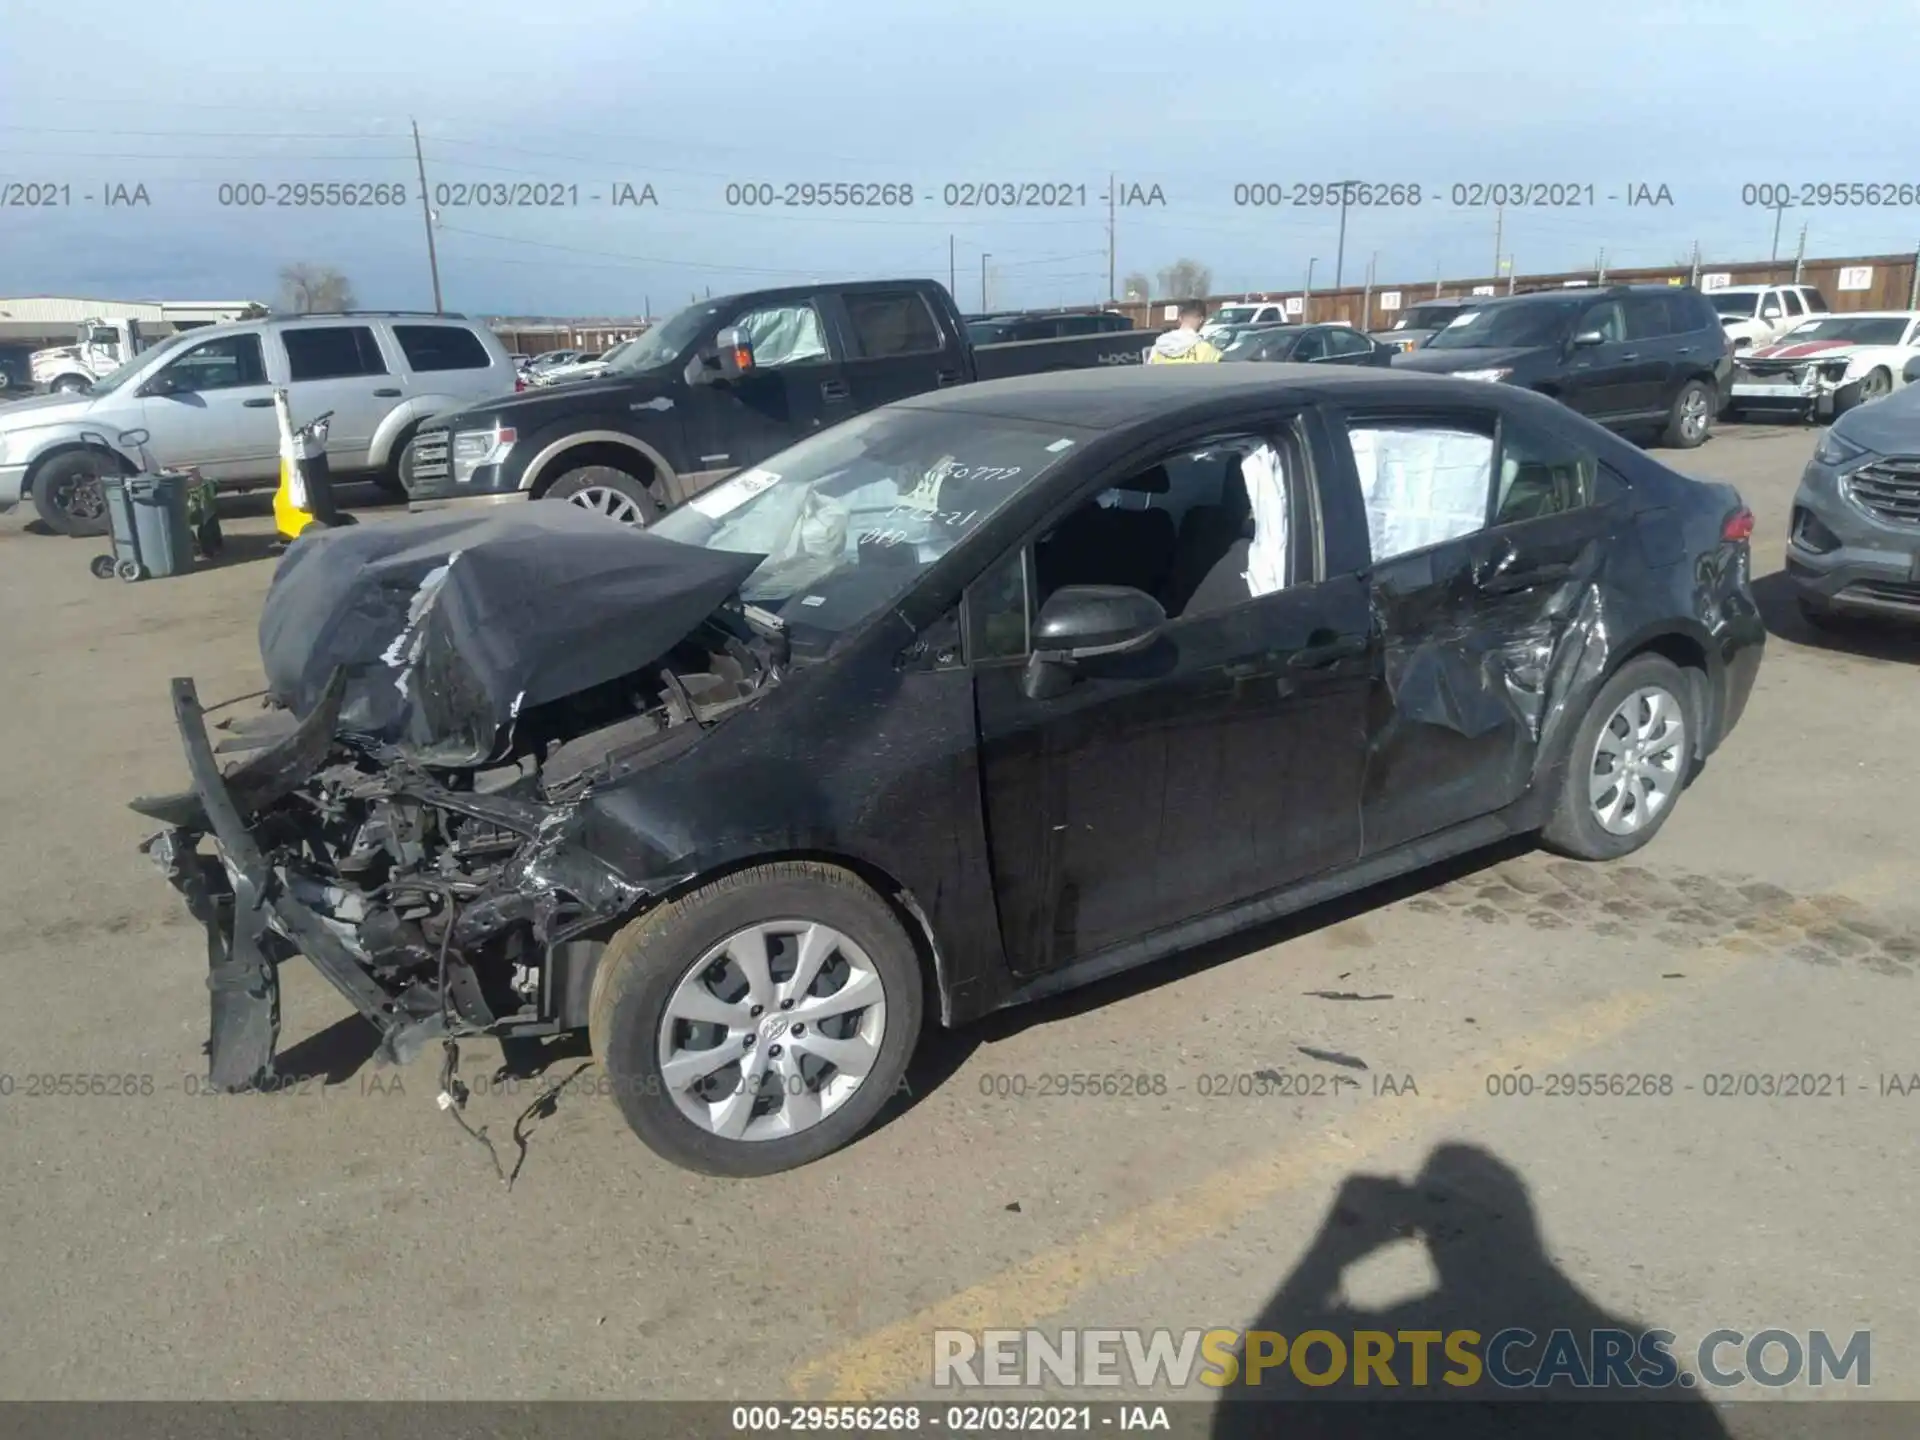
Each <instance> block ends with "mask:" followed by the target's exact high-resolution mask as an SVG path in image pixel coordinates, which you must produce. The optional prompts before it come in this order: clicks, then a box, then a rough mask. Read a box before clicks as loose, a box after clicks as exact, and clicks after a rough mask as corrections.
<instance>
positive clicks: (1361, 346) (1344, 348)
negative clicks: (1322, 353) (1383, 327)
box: [1327, 330, 1373, 355]
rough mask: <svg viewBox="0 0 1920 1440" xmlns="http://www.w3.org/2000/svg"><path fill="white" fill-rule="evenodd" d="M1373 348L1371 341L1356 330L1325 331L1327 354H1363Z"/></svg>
mask: <svg viewBox="0 0 1920 1440" xmlns="http://www.w3.org/2000/svg"><path fill="white" fill-rule="evenodd" d="M1371 349H1373V342H1372V341H1371V340H1369V339H1367V337H1366V336H1364V335H1362V334H1361V333H1360V332H1359V331H1357V330H1329V331H1327V354H1329V355H1364V354H1366V353H1367V352H1368V351H1369V350H1371Z"/></svg>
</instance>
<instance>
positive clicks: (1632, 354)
mask: <svg viewBox="0 0 1920 1440" xmlns="http://www.w3.org/2000/svg"><path fill="white" fill-rule="evenodd" d="M1620 358H1621V359H1622V360H1638V359H1639V358H1640V352H1639V351H1638V350H1622V351H1621V352H1620Z"/></svg>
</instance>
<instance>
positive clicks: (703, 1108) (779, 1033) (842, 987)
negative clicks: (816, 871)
mask: <svg viewBox="0 0 1920 1440" xmlns="http://www.w3.org/2000/svg"><path fill="white" fill-rule="evenodd" d="M886 1033H887V998H886V987H885V986H884V985H883V984H882V982H881V979H880V971H879V969H878V968H877V967H876V966H875V965H874V963H873V961H872V959H871V958H869V957H868V955H867V953H866V952H865V951H864V950H862V949H861V948H860V947H859V946H858V945H856V944H854V943H853V941H851V940H849V939H848V938H847V937H846V936H845V935H842V934H841V933H840V932H839V931H838V930H835V929H834V928H833V927H832V926H829V925H822V924H819V923H817V922H815V921H810V920H769V921H765V922H763V923H761V924H758V925H749V926H748V927H747V928H746V929H744V930H740V931H737V932H736V933H734V934H733V935H730V936H728V937H727V939H725V940H723V941H721V943H720V944H718V945H716V946H714V947H713V949H711V950H709V951H708V952H707V953H706V954H705V955H703V956H701V957H700V959H699V960H697V961H695V962H694V964H693V965H692V966H691V967H689V969H688V970H687V972H686V974H685V975H683V976H681V978H680V983H679V984H678V985H676V986H675V987H674V990H673V994H672V996H671V997H669V999H668V1000H667V1007H666V1011H665V1013H664V1014H663V1015H662V1016H661V1019H660V1037H659V1044H658V1054H659V1060H660V1075H661V1078H662V1080H663V1081H664V1082H665V1084H666V1087H667V1091H668V1093H669V1094H670V1095H672V1097H673V1103H674V1105H675V1107H676V1108H678V1110H679V1111H680V1113H681V1114H682V1115H684V1116H686V1117H687V1119H689V1120H691V1121H692V1122H693V1123H694V1124H695V1125H698V1126H699V1127H700V1128H701V1129H702V1130H705V1131H707V1132H709V1133H710V1134H714V1135H718V1136H720V1137H721V1138H722V1139H726V1140H778V1139H782V1138H784V1137H786V1136H789V1135H797V1134H799V1133H800V1132H801V1131H803V1130H809V1129H811V1128H812V1127H813V1126H815V1125H818V1124H819V1123H820V1122H821V1121H822V1120H824V1119H826V1117H827V1116H829V1115H831V1114H832V1113H833V1112H834V1111H836V1110H838V1109H839V1108H840V1107H841V1106H842V1105H844V1104H846V1103H847V1101H848V1100H849V1099H851V1098H852V1097H853V1094H854V1092H855V1091H857V1090H858V1089H859V1088H860V1085H861V1082H862V1081H864V1080H865V1079H866V1077H867V1074H868V1072H869V1071H871V1070H872V1069H873V1067H874V1065H875V1064H877V1063H878V1061H879V1059H880V1042H881V1041H882V1040H883V1039H884V1038H885V1037H886Z"/></svg>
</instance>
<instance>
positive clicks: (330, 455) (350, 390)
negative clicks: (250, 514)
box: [274, 323, 406, 471]
mask: <svg viewBox="0 0 1920 1440" xmlns="http://www.w3.org/2000/svg"><path fill="white" fill-rule="evenodd" d="M274 334H275V338H276V340H277V341H278V343H279V345H280V346H281V347H282V349H284V351H285V352H286V357H287V377H288V379H289V381H291V384H290V385H289V386H288V395H287V403H288V404H289V405H290V406H291V407H292V409H293V423H294V424H295V425H305V424H307V423H308V422H309V421H311V420H313V419H314V418H315V417H317V416H320V415H324V414H327V413H329V412H331V413H332V416H333V418H332V419H331V420H330V421H329V422H328V424H327V464H328V465H329V467H331V468H332V469H333V470H336V471H354V470H365V469H367V468H369V461H368V454H369V452H370V450H371V448H372V445H373V432H374V431H375V430H377V429H379V428H380V422H381V421H382V420H383V419H385V418H386V414H387V412H388V411H389V410H391V409H393V407H394V406H396V405H398V404H399V403H400V402H401V400H402V399H403V398H404V397H405V395H406V391H405V389H404V387H403V382H402V380H401V378H400V377H399V376H398V375H396V374H395V373H394V371H395V370H396V369H397V368H398V367H397V365H396V364H394V363H391V362H390V361H389V358H388V356H387V355H386V354H385V352H384V351H383V350H382V349H381V347H380V341H379V338H378V337H377V336H376V335H375V334H374V329H373V326H371V325H367V324H345V325H343V324H338V323H334V324H306V323H301V324H295V325H285V326H282V327H280V329H279V330H278V331H276V332H274ZM396 358H397V357H396Z"/></svg>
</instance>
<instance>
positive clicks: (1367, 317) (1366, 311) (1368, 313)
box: [1360, 250, 1380, 330]
mask: <svg viewBox="0 0 1920 1440" xmlns="http://www.w3.org/2000/svg"><path fill="white" fill-rule="evenodd" d="M1379 259H1380V252H1379V251H1378V250H1376V251H1374V252H1373V253H1372V254H1371V255H1369V256H1367V288H1366V290H1365V291H1364V292H1362V295H1361V298H1360V328H1361V329H1362V330H1371V329H1372V328H1373V267H1374V265H1375V264H1376V263H1377V262H1378V261H1379Z"/></svg>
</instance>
